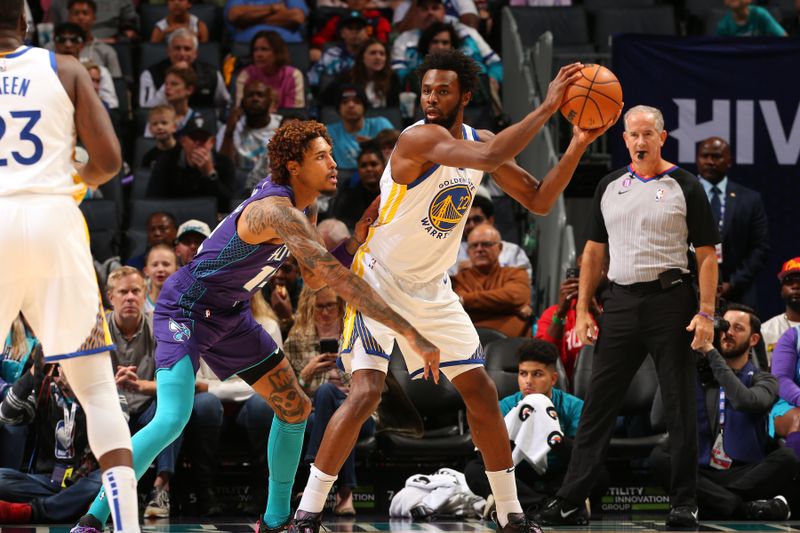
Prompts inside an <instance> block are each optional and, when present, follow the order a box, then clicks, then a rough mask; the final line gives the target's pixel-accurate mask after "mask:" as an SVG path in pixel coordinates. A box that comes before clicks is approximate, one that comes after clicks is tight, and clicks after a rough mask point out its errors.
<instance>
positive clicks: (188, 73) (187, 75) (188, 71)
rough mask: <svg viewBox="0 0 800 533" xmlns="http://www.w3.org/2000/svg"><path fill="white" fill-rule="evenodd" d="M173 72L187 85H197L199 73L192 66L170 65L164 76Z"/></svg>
mask: <svg viewBox="0 0 800 533" xmlns="http://www.w3.org/2000/svg"><path fill="white" fill-rule="evenodd" d="M169 74H172V75H174V76H177V77H179V78H180V79H182V80H183V83H185V84H186V86H187V87H197V73H196V72H195V71H194V69H193V68H192V67H176V66H172V67H169V68H168V69H167V71H166V73H165V74H164V78H165V79H166V77H167V76H168V75H169Z"/></svg>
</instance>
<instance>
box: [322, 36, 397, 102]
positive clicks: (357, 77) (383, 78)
mask: <svg viewBox="0 0 800 533" xmlns="http://www.w3.org/2000/svg"><path fill="white" fill-rule="evenodd" d="M343 83H351V84H354V85H359V86H361V87H364V92H365V93H366V95H367V100H368V101H369V104H370V105H371V106H372V107H397V106H398V105H399V104H400V101H399V100H400V99H399V94H400V89H401V87H400V78H398V77H397V73H396V72H395V71H394V70H392V67H391V65H389V49H388V46H387V45H386V44H385V43H383V42H381V41H379V40H377V39H374V38H373V39H370V40H368V41H367V42H366V43H365V44H364V46H362V47H361V49H360V50H359V51H358V53H357V54H356V60H355V63H354V64H353V67H352V68H350V69H348V70H345V71H344V72H342V73H341V74H339V76H338V77H337V78H336V80H335V81H334V82H333V83H330V84H328V86H327V87H325V88H322V89H321V91H320V95H319V99H320V101H322V102H323V103H324V104H325V105H334V104H335V98H336V92H337V91H338V89H339V86H340V85H341V84H343Z"/></svg>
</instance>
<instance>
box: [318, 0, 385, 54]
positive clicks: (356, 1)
mask: <svg viewBox="0 0 800 533" xmlns="http://www.w3.org/2000/svg"><path fill="white" fill-rule="evenodd" d="M347 10H348V11H349V12H350V13H348V14H346V15H344V16H343V15H333V16H332V17H330V18H329V19H328V20H327V21H325V25H324V26H323V27H322V29H320V30H319V31H318V32H317V33H316V34H315V35H314V36H313V37H311V42H310V45H311V49H310V50H309V56H310V59H311V61H312V62H314V61H319V59H320V57H322V49H323V48H324V46H325V45H326V44H328V43H333V42H335V41H337V40H338V38H339V24H340V22H341V20H342V18H343V17H347V16H350V14H352V13H354V12H355V13H358V14H359V15H361V17H363V18H364V20H365V21H366V22H367V35H368V36H369V37H370V38H371V39H378V40H379V41H380V42H382V43H384V44H387V43H388V42H389V34H390V33H391V32H392V24H391V23H390V22H389V20H387V19H386V18H385V17H384V16H383V15H382V14H381V12H380V11H378V10H377V9H371V8H367V0H347Z"/></svg>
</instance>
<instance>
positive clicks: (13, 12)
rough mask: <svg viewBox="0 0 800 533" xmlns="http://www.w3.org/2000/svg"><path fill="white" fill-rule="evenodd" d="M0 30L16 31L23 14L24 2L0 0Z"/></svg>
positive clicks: (20, 0)
mask: <svg viewBox="0 0 800 533" xmlns="http://www.w3.org/2000/svg"><path fill="white" fill-rule="evenodd" d="M0 13H2V15H0V28H2V29H4V30H16V29H17V25H18V24H19V18H20V17H21V16H22V14H23V13H25V4H24V0H0Z"/></svg>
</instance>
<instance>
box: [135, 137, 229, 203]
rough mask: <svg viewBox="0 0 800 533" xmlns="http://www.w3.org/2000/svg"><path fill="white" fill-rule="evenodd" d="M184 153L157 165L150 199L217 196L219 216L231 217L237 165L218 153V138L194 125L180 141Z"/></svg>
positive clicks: (169, 156) (167, 155)
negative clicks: (215, 146)
mask: <svg viewBox="0 0 800 533" xmlns="http://www.w3.org/2000/svg"><path fill="white" fill-rule="evenodd" d="M178 143H179V144H180V145H181V150H180V151H177V152H167V153H165V154H164V155H163V156H162V157H160V158H159V159H158V161H156V164H155V165H154V166H153V172H152V174H151V176H150V183H149V184H148V187H147V197H148V198H190V197H193V196H213V197H215V198H216V199H217V212H218V213H227V212H228V210H229V206H230V200H231V193H232V191H233V186H234V182H235V179H236V177H235V170H234V166H233V162H232V161H231V160H230V159H228V158H227V157H225V156H224V155H220V154H216V153H214V136H213V135H212V134H211V132H210V131H208V130H207V129H205V128H202V127H199V126H197V125H195V124H194V123H191V122H190V123H189V125H188V126H187V127H186V128H184V130H183V132H182V133H181V134H180V136H179V137H178Z"/></svg>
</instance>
